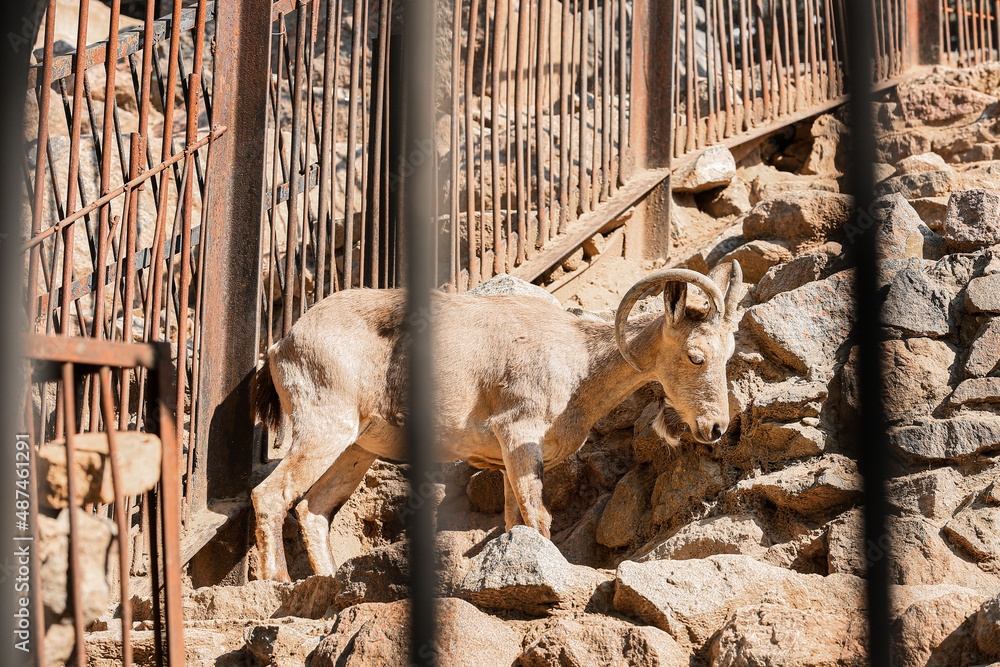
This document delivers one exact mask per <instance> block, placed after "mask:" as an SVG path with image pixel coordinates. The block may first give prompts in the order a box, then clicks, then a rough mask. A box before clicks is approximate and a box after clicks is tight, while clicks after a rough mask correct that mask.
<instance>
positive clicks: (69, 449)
mask: <svg viewBox="0 0 1000 667" xmlns="http://www.w3.org/2000/svg"><path fill="white" fill-rule="evenodd" d="M81 16H82V12H81ZM84 50H86V49H84ZM78 71H82V70H78ZM67 291H68V290H67ZM73 384H74V381H73V364H71V363H64V364H63V366H62V387H63V391H62V397H63V403H64V407H63V414H64V415H65V424H66V471H67V473H66V492H67V495H68V499H67V501H66V511H67V512H68V513H69V538H68V539H69V575H68V576H69V585H70V591H69V592H70V600H72V607H73V642H74V647H75V648H74V653H75V655H76V664H77V665H80V666H81V667H83V666H85V665H86V664H87V640H86V637H85V636H84V633H85V631H86V626H84V621H83V594H82V592H81V588H82V577H83V573H82V572H81V571H80V526H79V517H78V516H77V493H78V491H77V488H76V481H77V480H76V446H75V444H74V442H73V441H74V440H75V439H76V406H75V405H74V402H75V400H74V399H75V396H74V395H75V394H76V391H75V389H74V386H73Z"/></svg>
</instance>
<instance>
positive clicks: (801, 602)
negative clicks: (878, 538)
mask: <svg viewBox="0 0 1000 667" xmlns="http://www.w3.org/2000/svg"><path fill="white" fill-rule="evenodd" d="M863 599H864V594H863V588H862V580H861V579H859V578H858V577H854V576H851V575H845V574H832V575H829V576H825V577H824V576H820V575H815V574H799V573H797V572H794V571H791V570H786V569H784V568H780V567H775V566H773V565H766V564H764V563H761V562H759V561H756V560H754V559H753V558H750V557H749V556H732V555H722V556H710V557H709V558H702V559H692V560H658V561H648V562H645V563H634V562H631V561H625V562H623V563H622V564H621V565H620V566H619V567H618V572H617V579H616V588H615V601H614V603H615V609H617V610H618V611H620V612H622V613H624V614H628V615H630V616H633V617H635V618H638V619H640V620H642V621H645V622H646V623H651V624H652V625H655V626H656V627H658V628H660V629H662V630H665V631H666V632H668V633H670V635H671V636H673V637H674V639H676V640H677V642H678V643H679V644H681V645H682V646H684V647H692V648H694V649H696V650H697V649H700V648H701V647H702V646H703V645H704V644H705V643H706V642H707V641H708V640H709V639H710V638H711V637H712V635H714V634H715V633H716V631H717V630H718V629H719V628H721V627H722V626H723V624H724V623H725V622H726V620H727V619H728V618H730V617H731V615H732V614H733V612H735V611H736V610H737V609H740V608H742V607H747V606H751V605H759V604H763V603H764V602H774V603H778V604H782V605H785V606H788V607H790V608H792V609H798V610H802V611H809V612H822V611H830V612H832V611H840V610H843V609H861V608H863Z"/></svg>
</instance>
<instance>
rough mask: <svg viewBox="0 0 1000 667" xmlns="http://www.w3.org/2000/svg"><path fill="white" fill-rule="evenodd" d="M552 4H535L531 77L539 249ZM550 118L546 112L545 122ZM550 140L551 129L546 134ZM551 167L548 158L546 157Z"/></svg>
mask: <svg viewBox="0 0 1000 667" xmlns="http://www.w3.org/2000/svg"><path fill="white" fill-rule="evenodd" d="M472 1H473V5H474V6H478V0H472ZM551 5H552V0H539V4H538V34H537V37H536V41H537V42H538V58H537V60H536V62H535V67H536V72H537V76H536V77H535V173H536V174H537V181H536V183H537V185H536V187H537V190H538V238H537V239H536V240H535V247H537V248H541V247H543V246H544V245H545V242H546V241H547V240H548V238H549V206H550V205H551V198H550V196H549V194H548V186H549V184H550V183H551V181H550V180H549V179H546V178H545V163H546V154H545V146H546V141H545V131H544V129H543V128H542V117H543V112H544V108H545V106H544V105H545V92H546V88H545V86H546V84H548V83H550V82H551V80H552V73H551V58H550V57H549V56H550V53H549V49H550V46H549V31H550V28H549V18H550V14H551V11H552V10H551ZM544 65H548V66H549V71H548V73H547V74H546V72H545V71H543V66H544ZM551 118H552V114H551V109H550V110H549V119H550V121H551ZM549 136H550V137H551V129H550V131H549ZM549 160H550V162H549V164H550V165H551V157H549Z"/></svg>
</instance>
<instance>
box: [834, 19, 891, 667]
mask: <svg viewBox="0 0 1000 667" xmlns="http://www.w3.org/2000/svg"><path fill="white" fill-rule="evenodd" d="M845 2H846V7H845V8H846V13H847V21H846V22H847V24H848V25H850V26H851V30H852V38H851V39H850V40H849V41H848V46H849V48H850V52H849V60H850V62H851V63H852V76H850V77H849V79H848V89H849V90H848V92H849V94H850V102H849V104H850V108H849V110H850V118H851V124H852V135H853V136H854V137H855V140H854V141H852V142H851V158H852V168H851V169H850V170H849V171H848V174H847V176H848V181H849V184H850V188H851V189H850V191H851V193H852V194H853V195H854V198H855V203H856V205H857V206H858V210H859V211H868V210H870V208H869V207H870V205H871V202H872V201H873V198H874V197H873V195H874V185H875V179H874V167H873V165H874V163H875V159H876V156H875V127H874V122H873V118H872V105H871V102H872V101H873V97H874V96H873V94H872V90H871V81H872V77H871V72H870V71H869V69H868V65H867V64H868V63H869V62H871V52H870V50H869V49H870V46H871V44H872V32H873V31H872V29H871V27H870V24H869V23H868V22H867V20H866V19H867V16H868V15H869V13H870V10H869V9H868V8H867V7H866V6H865V5H866V3H865V2H864V0H845ZM872 222H874V224H871V225H868V226H867V229H866V231H865V232H864V233H863V235H862V238H861V239H859V241H858V243H856V244H855V245H854V248H855V256H856V260H857V277H856V280H855V290H854V292H855V293H854V296H855V299H856V315H857V333H858V340H859V342H860V355H859V362H860V364H859V368H860V391H861V402H860V404H861V405H863V406H864V408H863V410H862V411H861V416H860V420H859V424H858V426H859V433H865V434H866V436H865V437H866V441H867V442H868V446H866V447H863V448H862V450H861V456H860V460H859V466H858V467H859V470H860V471H861V473H862V476H863V477H864V480H865V483H864V526H865V544H879V543H880V542H881V540H882V539H883V536H884V535H885V528H886V514H887V505H886V499H885V487H884V485H885V481H886V479H887V474H888V465H889V460H888V458H889V457H888V443H887V441H886V440H887V438H886V432H885V420H884V412H883V409H882V391H883V389H882V388H883V386H884V385H883V384H882V374H881V361H880V359H879V342H878V341H879V339H880V333H879V308H880V305H879V301H880V298H879V297H878V295H877V293H876V292H874V291H872V290H871V289H868V286H869V285H871V284H872V282H873V281H875V280H876V277H877V275H878V270H879V269H878V257H877V253H876V236H877V234H878V227H879V222H878V221H877V220H875V221H872ZM891 558H892V554H891V553H889V554H886V555H885V557H883V558H876V559H871V560H870V561H869V562H868V565H867V579H868V581H867V595H868V638H869V639H868V642H869V654H868V662H869V663H870V664H873V665H888V664H890V662H891V655H890V622H889V594H890V591H889V573H890V567H891V563H890V560H891Z"/></svg>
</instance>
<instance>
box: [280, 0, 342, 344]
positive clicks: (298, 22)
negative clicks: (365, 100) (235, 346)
mask: <svg viewBox="0 0 1000 667" xmlns="http://www.w3.org/2000/svg"><path fill="white" fill-rule="evenodd" d="M357 13H358V12H357V11H355V15H356V14H357ZM305 16H306V0H298V2H297V3H296V5H295V81H294V82H292V81H289V85H290V86H291V89H292V155H291V163H290V172H289V176H288V199H287V205H288V206H287V208H288V222H287V223H286V224H287V227H286V234H285V289H284V293H283V294H282V299H281V313H282V326H281V335H282V336H287V335H288V332H289V331H290V330H291V328H292V319H293V317H292V313H293V306H294V301H295V240H296V237H297V235H298V222H299V219H298V209H297V208H296V206H295V199H296V197H298V192H299V179H300V178H301V177H302V176H301V174H302V169H301V167H300V166H299V163H300V161H301V153H300V151H301V149H302V139H303V129H302V93H303V88H304V87H305V79H304V77H305V50H306V18H305ZM357 25H358V23H357V20H355V23H354V26H355V28H354V29H355V30H357ZM279 99H280V98H279ZM352 99H353V91H352ZM352 113H353V110H352ZM352 136H353V133H352ZM352 146H353V142H352ZM349 155H353V152H352V153H349ZM348 160H350V158H348ZM348 164H349V165H351V166H353V163H352V162H348ZM348 169H350V167H348ZM350 173H351V172H350V171H348V174H350ZM305 178H306V179H307V180H308V178H309V172H308V170H307V171H306V174H305ZM351 193H352V190H348V202H350V203H352V204H353V198H352V197H351ZM348 228H350V225H348ZM348 239H350V236H348ZM345 253H348V254H346V255H345V266H349V264H347V263H346V262H349V260H348V259H347V257H349V256H350V255H349V253H350V246H349V245H348V246H345ZM303 259H304V258H303ZM302 269H303V270H304V269H305V265H304V263H303V266H302ZM300 298H301V297H300Z"/></svg>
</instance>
